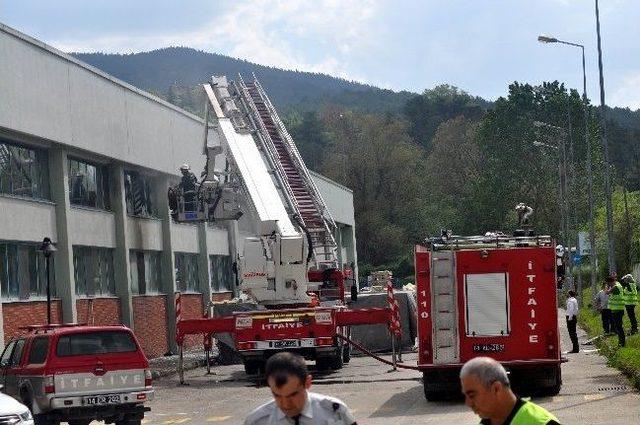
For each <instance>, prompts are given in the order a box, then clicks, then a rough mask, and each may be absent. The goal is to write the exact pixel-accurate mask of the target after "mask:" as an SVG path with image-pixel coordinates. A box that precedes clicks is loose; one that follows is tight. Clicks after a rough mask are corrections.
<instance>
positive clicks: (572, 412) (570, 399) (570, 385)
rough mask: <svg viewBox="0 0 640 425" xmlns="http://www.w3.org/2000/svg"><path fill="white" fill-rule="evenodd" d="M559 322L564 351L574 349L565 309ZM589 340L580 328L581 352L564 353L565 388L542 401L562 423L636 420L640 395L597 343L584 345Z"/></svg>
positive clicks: (621, 422) (627, 421) (617, 422)
mask: <svg viewBox="0 0 640 425" xmlns="http://www.w3.org/2000/svg"><path fill="white" fill-rule="evenodd" d="M558 324H559V328H560V340H561V344H560V346H561V350H562V352H563V353H564V352H566V351H569V350H571V340H570V339H569V332H568V331H567V323H566V320H565V311H564V310H563V309H558ZM587 339H588V337H587V334H586V332H585V331H584V330H583V329H581V328H580V327H578V342H579V344H580V353H578V354H563V356H564V357H566V358H567V359H568V360H569V361H568V362H567V363H564V364H563V365H562V390H561V392H560V394H559V395H558V396H556V397H551V398H547V399H545V400H544V401H543V402H542V403H541V404H542V405H543V406H545V407H546V408H548V409H549V410H550V411H552V412H553V413H555V414H556V415H557V416H558V418H559V419H560V420H561V422H562V424H563V425H570V424H576V425H577V424H585V423H588V424H621V425H622V424H624V425H626V424H632V423H637V420H638V406H639V405H640V395H638V393H637V392H636V391H635V390H634V389H633V387H632V385H631V384H630V382H629V381H628V380H627V378H626V377H625V376H624V375H623V374H622V373H621V372H620V371H618V370H617V369H614V368H612V367H610V366H608V365H607V359H606V358H605V357H604V356H601V355H600V354H599V352H598V349H597V348H596V347H595V346H594V345H583V344H584V342H585V341H587ZM576 406H580V408H579V409H576V408H575V407H576Z"/></svg>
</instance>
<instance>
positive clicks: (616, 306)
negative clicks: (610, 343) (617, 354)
mask: <svg viewBox="0 0 640 425" xmlns="http://www.w3.org/2000/svg"><path fill="white" fill-rule="evenodd" d="M607 282H608V283H609V284H610V285H611V289H610V290H609V309H610V310H611V324H612V325H613V331H614V332H615V333H617V334H618V345H620V347H624V346H625V343H626V341H625V336H624V328H623V327H622V318H623V316H624V304H625V299H624V293H623V289H622V285H621V284H620V282H618V281H616V278H615V277H614V276H609V277H607Z"/></svg>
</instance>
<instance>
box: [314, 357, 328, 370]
mask: <svg viewBox="0 0 640 425" xmlns="http://www.w3.org/2000/svg"><path fill="white" fill-rule="evenodd" d="M330 368H331V365H330V359H329V357H318V358H317V359H316V370H317V371H320V372H325V371H327V370H329V369H330Z"/></svg>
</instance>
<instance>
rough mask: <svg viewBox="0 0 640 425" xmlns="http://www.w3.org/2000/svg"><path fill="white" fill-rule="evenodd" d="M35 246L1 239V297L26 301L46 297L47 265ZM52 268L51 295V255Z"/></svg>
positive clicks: (53, 288)
mask: <svg viewBox="0 0 640 425" xmlns="http://www.w3.org/2000/svg"><path fill="white" fill-rule="evenodd" d="M38 248H39V246H38V245H32V244H17V243H1V242H0V291H2V299H3V300H25V299H29V298H42V297H46V296H47V267H46V260H45V258H44V255H43V254H42V253H41V252H39V251H38ZM49 262H50V263H49V267H50V268H51V276H50V278H51V296H53V297H55V294H56V290H55V288H56V285H55V279H54V272H53V270H54V266H53V264H54V257H51V258H50V259H49Z"/></svg>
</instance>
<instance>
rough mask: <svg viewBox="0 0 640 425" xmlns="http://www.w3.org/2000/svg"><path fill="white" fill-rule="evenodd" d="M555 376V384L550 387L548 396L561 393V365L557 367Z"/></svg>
mask: <svg viewBox="0 0 640 425" xmlns="http://www.w3.org/2000/svg"><path fill="white" fill-rule="evenodd" d="M555 376H556V377H555V383H554V384H553V385H552V386H550V387H548V391H547V394H546V395H549V396H553V395H558V393H560V388H561V387H562V369H561V368H560V365H558V366H556V370H555Z"/></svg>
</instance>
